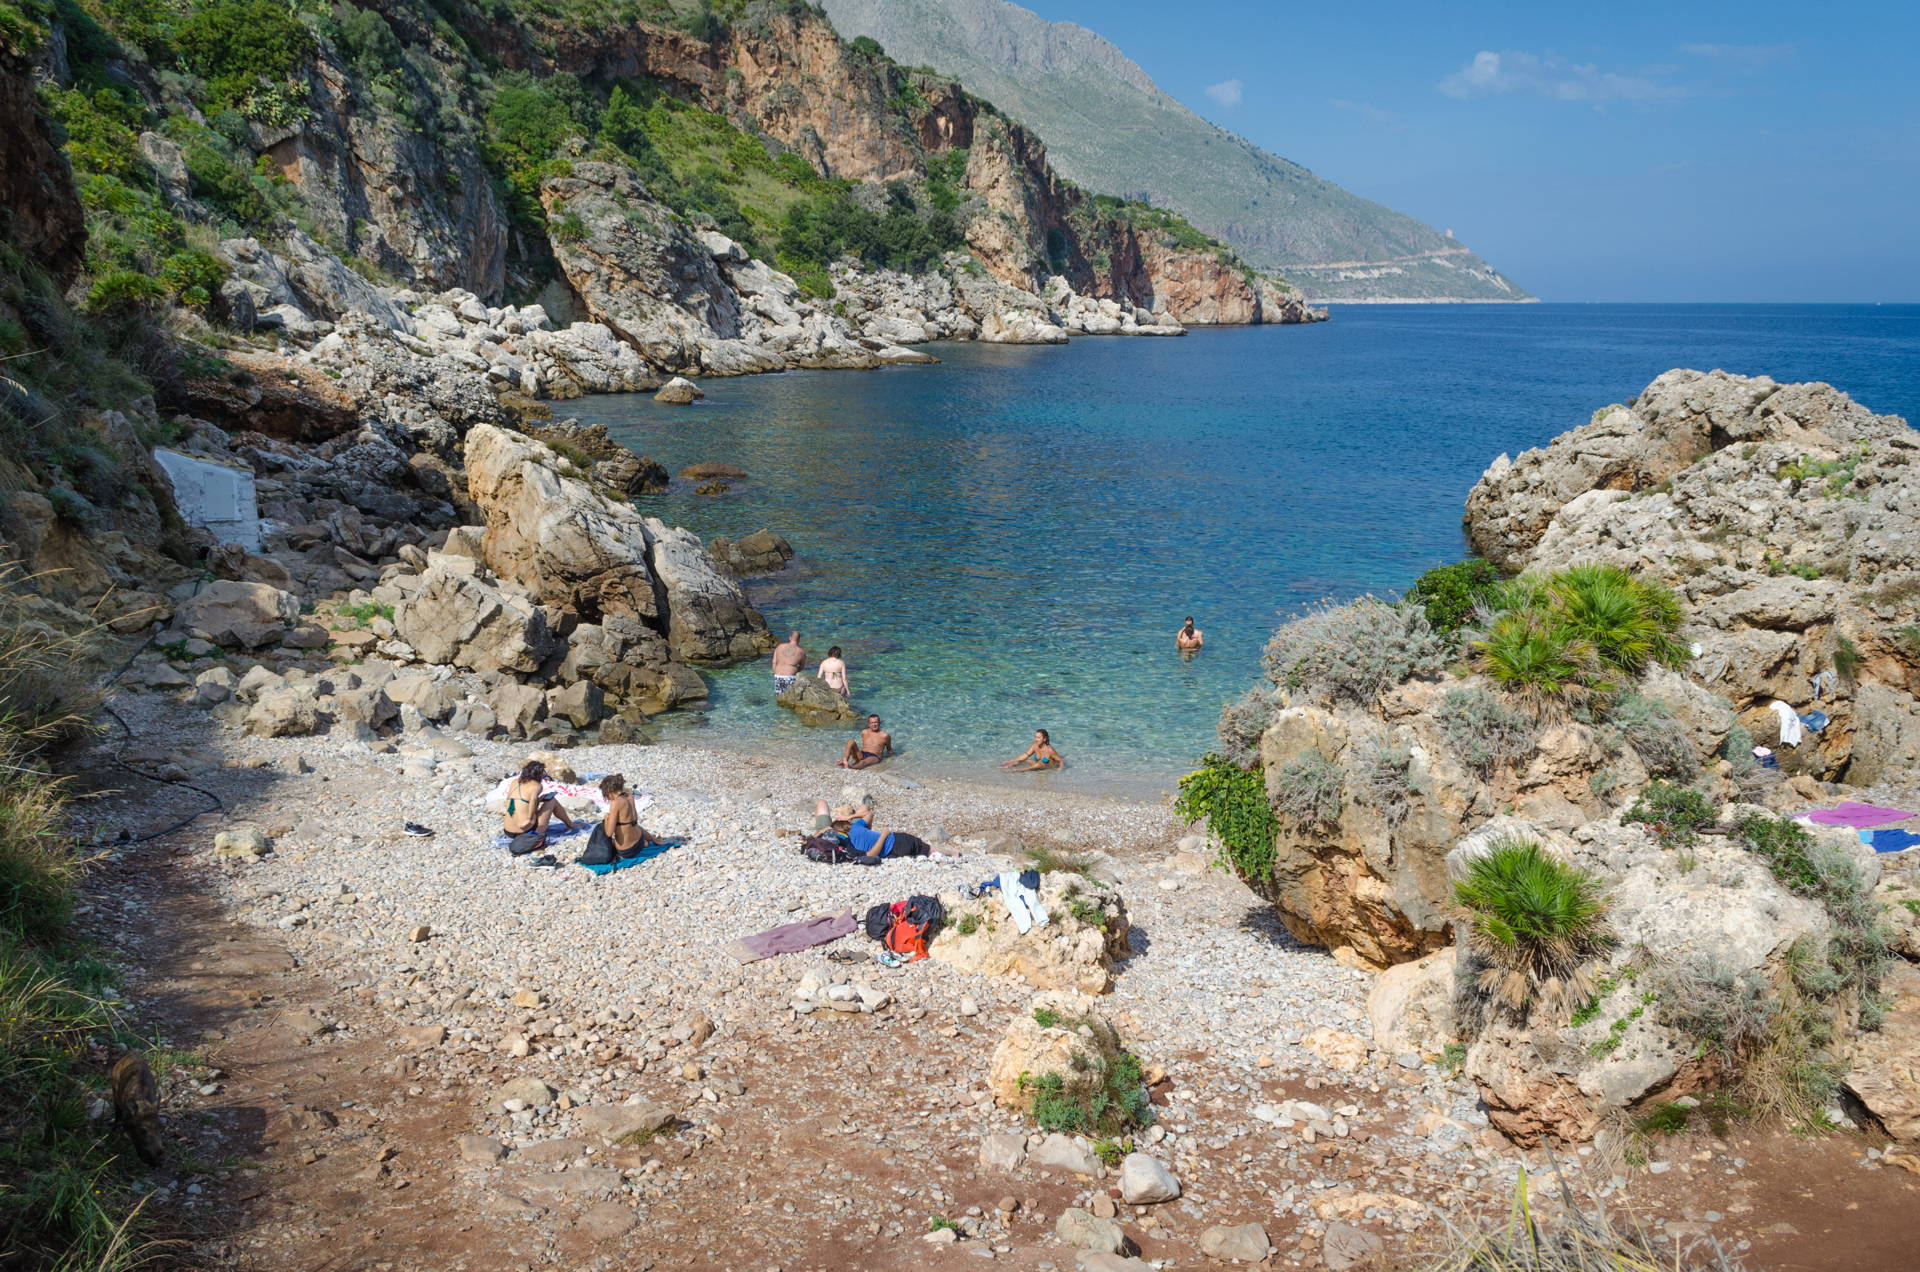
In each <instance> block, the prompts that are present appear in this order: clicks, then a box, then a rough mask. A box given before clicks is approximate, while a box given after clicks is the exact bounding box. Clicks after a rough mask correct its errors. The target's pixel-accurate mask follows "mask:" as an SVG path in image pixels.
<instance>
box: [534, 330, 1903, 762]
mask: <svg viewBox="0 0 1920 1272" xmlns="http://www.w3.org/2000/svg"><path fill="white" fill-rule="evenodd" d="M933 351H934V352H936V353H937V354H938V355H939V356H940V357H941V358H942V359H944V361H943V362H942V363H941V364H940V365H938V366H932V367H901V368H894V369H890V370H886V371H879V372H846V371H838V372H833V371H825V372H793V373H789V374H785V375H773V376H751V377H744V378H740V379H732V380H709V381H706V382H705V386H704V387H705V388H706V391H707V394H708V397H707V400H706V401H705V402H702V403H700V404H698V405H697V406H694V407H691V408H683V407H668V406H659V405H656V404H655V403H653V402H652V401H651V400H650V399H648V398H646V397H641V396H631V397H627V396H622V397H602V398H591V399H586V400H584V401H581V402H576V403H571V404H569V405H570V408H571V409H572V412H573V413H574V414H575V415H577V416H578V417H579V418H580V419H582V420H584V421H592V420H604V421H605V422H606V423H607V424H608V426H609V427H610V429H611V430H612V431H613V433H614V435H615V436H617V437H618V438H620V440H622V441H623V442H625V443H627V444H628V445H630V446H632V447H633V448H634V449H635V450H636V451H639V452H640V453H642V454H646V455H651V456H653V457H654V458H656V459H658V460H660V461H661V462H662V463H665V464H666V465H667V466H668V467H669V468H671V469H674V470H675V471H677V470H678V469H679V468H681V467H683V466H685V465H688V464H692V463H695V462H698V461H701V460H717V461H723V462H727V463H732V464H736V465H738V466H739V467H741V468H743V469H745V470H746V471H747V473H748V474H749V479H748V480H747V481H746V482H744V483H740V484H739V486H738V488H737V489H736V490H735V491H733V492H732V493H729V494H726V495H723V496H720V497H718V498H704V497H700V496H696V495H694V494H693V493H692V491H691V486H692V485H693V483H691V482H687V483H676V488H675V489H674V490H673V491H671V492H669V493H667V494H663V495H659V496H655V497H652V498H650V499H646V500H642V501H641V503H642V505H643V506H644V507H645V508H646V510H647V511H649V512H650V513H653V514H655V515H659V516H661V517H663V518H665V519H666V520H668V521H671V522H678V523H680V524H684V525H687V526H689V527H691V528H693V529H694V530H696V531H698V532H699V533H700V534H702V535H704V536H708V537H711V536H714V535H723V534H724V535H739V534H744V533H748V532H751V531H753V530H756V529H759V528H761V527H763V526H764V527H766V528H769V529H772V530H775V531H778V532H779V533H781V534H784V535H786V536H787V538H789V539H790V540H792V542H793V544H794V547H795V548H796V549H797V551H798V552H799V553H800V559H799V560H798V561H797V562H796V563H795V565H794V566H792V567H789V569H788V571H786V572H785V573H783V574H781V575H776V576H774V577H773V578H772V579H770V580H766V581H763V582H758V583H755V584H754V585H753V587H752V589H751V590H752V592H753V594H754V595H755V597H756V600H757V603H758V604H759V605H760V606H761V608H762V610H763V611H764V612H765V613H766V615H767V618H768V621H769V622H770V623H771V624H772V625H773V626H774V627H775V628H776V629H777V630H779V631H782V632H784V631H786V630H787V629H789V628H792V627H798V628H799V629H800V631H801V633H802V639H803V641H804V643H805V644H806V646H807V648H808V650H809V651H810V652H811V653H812V654H813V656H814V658H815V659H816V660H817V659H818V657H819V656H820V655H821V654H822V653H824V651H825V650H826V648H827V646H828V645H829V644H835V643H837V644H840V645H842V646H844V647H845V649H846V652H847V658H848V661H849V663H850V664H851V668H852V673H851V674H852V679H853V687H854V700H855V702H856V703H858V704H859V705H860V706H861V707H863V708H865V709H870V710H874V711H878V712H880V713H881V714H882V716H884V717H885V720H886V723H887V726H888V727H889V728H890V729H891V730H892V731H893V733H894V736H895V738H896V739H897V740H898V741H899V742H900V744H901V746H902V751H903V756H904V761H903V763H902V764H901V766H900V770H901V771H903V772H908V773H911V772H914V771H916V770H935V769H938V770H952V769H955V768H962V769H971V770H978V771H988V770H990V769H991V764H990V761H992V760H995V759H1004V758H1009V757H1011V756H1013V755H1015V754H1017V753H1018V752H1019V751H1021V750H1022V749H1024V748H1025V746H1026V745H1027V743H1028V741H1029V740H1030V738H1031V736H1032V731H1033V730H1034V729H1035V728H1046V729H1049V730H1051V731H1052V734H1053V738H1054V742H1055V744H1056V745H1058V746H1059V748H1060V750H1061V751H1062V752H1063V753H1064V754H1065V756H1066V757H1067V760H1068V761H1069V768H1068V770H1067V772H1066V773H1065V774H1063V775H1061V776H1060V778H1059V779H1058V780H1061V781H1063V782H1066V783H1069V784H1079V785H1090V786H1102V787H1121V788H1126V789H1133V790H1155V789H1163V788H1165V787H1167V786H1169V785H1170V784H1171V779H1172V778H1173V777H1174V776H1175V775H1177V774H1178V773H1180V772H1183V771H1185V769H1186V767H1187V766H1189V764H1190V762H1191V761H1192V760H1193V759H1194V758H1195V757H1197V756H1198V755H1199V754H1201V753H1202V752H1204V751H1206V750H1207V749H1208V748H1209V746H1210V745H1211V741H1212V736H1213V734H1212V730H1213V722H1214V720H1215V718H1216V717H1217V715H1218V713H1219V709H1220V706H1221V704H1222V703H1224V702H1226V701H1228V700H1229V699H1231V698H1234V697H1237V696H1238V695H1239V694H1240V693H1241V692H1242V691H1243V690H1244V689H1245V687H1246V686H1247V685H1248V684H1250V683H1251V682H1252V681H1253V680H1254V679H1255V678H1256V677H1257V676H1258V674H1259V660H1260V650H1261V646H1262V645H1263V643H1264V642H1265V640H1266V637H1267V634H1268V632H1269V631H1270V630H1271V629H1272V627H1273V626H1274V624H1275V623H1276V622H1277V621H1279V620H1280V619H1281V618H1283V617H1285V616H1287V615H1290V614H1293V613H1297V612H1298V611H1299V610H1300V609H1301V607H1303V606H1305V605H1308V604H1310V603H1312V602H1314V601H1317V600H1320V599H1322V598H1332V599H1345V598H1351V597H1353V596H1356V595H1359V594H1361V593H1365V592H1369V591H1371V592H1386V591H1393V590H1397V589H1400V588H1403V587H1405V586H1406V585H1407V584H1408V583H1409V582H1411V581H1412V579H1413V578H1414V577H1415V576H1416V575H1417V574H1419V572H1420V571H1422V570H1424V569H1426V568H1427V567H1429V566H1432V565H1436V564H1440V563H1442V562H1445V561H1450V560H1454V559H1456V558H1458V557H1459V556H1460V555H1462V553H1463V551H1464V540H1463V538H1462V536H1461V532H1460V512H1461V505H1462V501H1463V500H1464V498H1465V496H1466V493H1467V490H1468V488H1469V487H1470V486H1471V485H1472V484H1473V482H1474V481H1475V479H1477V478H1478V477H1479V475H1480V473H1481V471H1482V470H1483V469H1484V468H1485V467H1486V465H1487V464H1488V463H1489V462H1490V461H1491V460H1492V459H1493V457H1494V456H1495V455H1497V454H1499V453H1500V452H1502V451H1508V452H1517V451H1519V450H1522V449H1524V448H1526V447H1529V446H1536V445H1539V444H1541V443H1543V442H1545V441H1547V440H1548V439H1550V438H1551V437H1553V436H1554V435H1555V434H1557V433H1560V432H1563V431H1564V430H1566V429H1568V428H1571V427H1573V426H1575V425H1577V424H1580V423H1582V422H1584V421H1585V420H1586V419H1587V418H1588V417H1589V416H1590V415H1591V413H1592V412H1593V410H1594V409H1595V408H1596V407H1599V406H1603V405H1605V404H1607V403H1609V402H1615V401H1623V400H1625V399H1626V398H1629V397H1631V396H1632V395H1633V394H1635V393H1636V392H1638V391H1639V390H1640V389H1641V388H1643V387H1644V386H1645V385H1646V384H1647V382H1648V381H1649V380H1651V379H1653V378H1654V376H1656V375H1658V374H1659V373H1660V372H1662V371H1665V370H1667V369H1669V368H1671V367H1676V366H1692V367H1703V368H1711V367H1721V368H1724V369H1726V370H1729V371H1735V372H1740V373H1745V374H1767V375H1771V376H1773V377H1774V378H1775V379H1778V380H1782V381H1788V380H1800V379H1824V380H1828V381H1831V382H1832V383H1834V384H1836V385H1838V386H1839V387H1841V388H1842V389H1845V390H1846V391H1848V392H1850V393H1852V394H1853V395H1854V396H1855V397H1856V398H1857V399H1859V400H1861V401H1862V402H1864V403H1866V404H1867V405H1868V406H1870V407H1872V408H1873V409H1874V410H1877V411H1890V412H1894V413H1898V414H1902V415H1906V416H1908V417H1909V418H1910V419H1914V418H1920V306H1859V307H1853V306H1627V305H1609V306H1599V305H1559V306H1556V305H1530V306H1523V307H1503V306H1419V307H1366V306H1360V307H1352V308H1344V309H1342V308H1336V309H1335V311H1334V315H1333V320H1332V321H1331V322H1328V323H1324V324H1318V325H1315V326H1311V327H1270V328H1244V329H1241V328H1234V329H1222V330H1213V331H1206V330H1201V331H1195V332H1193V333H1192V334H1191V335H1189V336H1187V337H1185V338H1184V339H1179V340H1148V339H1125V338H1118V337H1110V338H1089V339H1082V340H1076V341H1074V342H1073V343H1072V344H1071V345H1068V346H1066V347H1045V348H1009V347H996V346H989V345H971V344H963V345H942V346H936V347H934V349H933ZM1187 614H1192V615H1194V616H1195V617H1196V619H1197V620H1198V624H1199V626H1200V628H1201V629H1202V630H1203V631H1204V632H1205V633H1206V637H1207V647H1206V650H1205V651H1204V652H1203V653H1202V654H1200V655H1199V656H1198V657H1197V658H1194V659H1191V660H1186V659H1182V658H1181V657H1180V656H1179V655H1178V654H1176V653H1175V651H1174V648H1173V632H1174V629H1175V628H1176V627H1177V626H1178V625H1179V623H1180V620H1181V619H1182V618H1183V617H1184V616H1185V615H1187ZM710 679H711V681H712V684H713V687H714V698H713V709H712V710H711V712H709V713H707V715H706V716H705V718H704V719H703V720H701V721H699V722H698V723H699V724H700V726H701V727H704V728H705V729H707V730H708V731H709V732H710V733H711V734H712V735H713V736H714V740H716V741H722V740H736V741H744V740H749V739H751V740H754V741H756V742H764V741H765V740H767V739H773V740H774V741H775V743H776V744H777V745H782V746H794V747H805V748H810V749H811V750H813V751H816V752H818V753H819V754H820V755H821V756H822V757H823V759H824V760H826V761H827V762H830V761H831V758H832V756H833V755H834V754H835V753H836V751H837V745H838V742H839V740H840V735H839V734H838V733H834V734H823V733H821V732H818V731H814V730H809V729H806V728H805V727H804V726H801V725H800V724H799V723H798V722H797V721H795V720H794V719H793V717H792V716H791V714H790V713H788V712H785V711H782V710H779V709H777V708H775V707H774V706H773V705H772V691H771V688H770V686H769V684H768V679H767V675H766V673H765V670H764V667H754V668H739V669H733V670H729V671H723V672H719V673H717V674H714V675H712V676H711V677H710ZM693 724H694V722H686V724H685V726H684V727H693Z"/></svg>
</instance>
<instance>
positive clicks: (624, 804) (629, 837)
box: [600, 773, 660, 857]
mask: <svg viewBox="0 0 1920 1272" xmlns="http://www.w3.org/2000/svg"><path fill="white" fill-rule="evenodd" d="M600 793H601V794H602V795H605V796H606V797H607V815H606V816H605V817H603V818H601V819H600V829H601V830H603V831H605V832H606V835H607V838H608V839H610V840H612V841H613V851H614V852H615V854H617V855H619V856H622V857H631V856H632V855H633V854H634V853H636V852H639V851H640V850H641V849H642V848H651V847H652V846H653V845H654V844H656V843H658V842H660V841H659V840H657V839H655V838H654V837H653V832H652V831H650V830H648V829H647V828H646V827H645V826H642V825H641V824H640V811H639V809H637V808H635V807H634V804H633V792H632V791H630V790H628V789H627V779H626V778H625V777H623V776H621V775H620V774H618V773H615V774H613V775H612V776H610V777H603V778H601V779H600Z"/></svg>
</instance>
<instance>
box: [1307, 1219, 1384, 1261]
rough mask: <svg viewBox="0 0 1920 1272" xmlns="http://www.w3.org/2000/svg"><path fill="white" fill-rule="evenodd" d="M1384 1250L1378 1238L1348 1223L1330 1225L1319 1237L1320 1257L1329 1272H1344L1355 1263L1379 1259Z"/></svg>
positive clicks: (1382, 1243) (1382, 1242)
mask: <svg viewBox="0 0 1920 1272" xmlns="http://www.w3.org/2000/svg"><path fill="white" fill-rule="evenodd" d="M1386 1249H1387V1246H1386V1243H1385V1242H1384V1241H1382V1240H1380V1238H1379V1237H1376V1236H1374V1235H1373V1234H1372V1233H1371V1232H1368V1231H1367V1230H1366V1229H1365V1228H1356V1227H1354V1226H1353V1225H1352V1224H1350V1223H1330V1224H1328V1225H1327V1230H1326V1232H1325V1233H1323V1234H1322V1235H1321V1237H1320V1257H1321V1258H1322V1259H1323V1260H1325V1262H1326V1265H1327V1267H1328V1269H1329V1270H1330V1272H1346V1269H1348V1268H1350V1267H1353V1266H1354V1265H1355V1264H1357V1263H1366V1262H1368V1261H1369V1260H1372V1259H1376V1258H1379V1257H1380V1256H1381V1255H1382V1254H1384V1253H1386Z"/></svg>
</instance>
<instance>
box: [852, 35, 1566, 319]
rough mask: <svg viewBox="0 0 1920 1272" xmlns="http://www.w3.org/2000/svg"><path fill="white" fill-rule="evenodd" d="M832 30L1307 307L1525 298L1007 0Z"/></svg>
mask: <svg viewBox="0 0 1920 1272" xmlns="http://www.w3.org/2000/svg"><path fill="white" fill-rule="evenodd" d="M822 7H823V8H824V9H825V11H826V13H827V16H828V17H829V18H830V19H831V20H832V21H833V23H834V25H835V27H836V28H838V29H839V30H840V31H841V33H842V34H843V35H844V36H845V37H847V38H849V39H855V38H859V37H863V36H864V37H866V38H868V39H870V40H872V41H874V42H876V43H877V44H879V45H880V46H881V47H882V48H883V49H885V50H886V51H887V52H888V54H889V55H891V56H893V57H895V58H897V59H898V60H900V61H902V62H907V63H916V64H923V65H927V66H930V67H933V68H937V69H938V70H939V72H940V73H942V74H949V75H953V76H955V77H956V78H958V79H960V80H961V81H962V82H964V83H966V84H967V85H968V86H969V88H970V89H972V90H973V91H974V92H977V93H979V94H981V95H982V96H984V97H986V98H987V99H988V100H990V101H992V102H993V103H994V104H995V105H996V106H997V107H998V108H1000V109H1002V110H1004V111H1006V112H1007V113H1008V114H1010V115H1012V116H1013V117H1015V118H1018V119H1020V120H1021V121H1022V122H1023V123H1025V124H1026V125H1028V126H1029V127H1030V128H1032V129H1033V130H1034V131H1035V132H1037V133H1038V134H1039V135H1040V136H1041V137H1042V138H1043V139H1044V140H1045V141H1046V142H1047V145H1048V152H1049V155H1050V156H1051V158H1052V161H1053V163H1054V166H1055V167H1056V168H1057V169H1058V170H1059V171H1060V172H1061V173H1062V174H1064V175H1065V176H1067V177H1069V178H1070V179H1072V180H1073V181H1075V182H1077V183H1079V184H1081V185H1085V186H1088V187H1090V188H1092V189H1096V190H1100V191H1104V192H1107V193H1111V194H1115V195H1119V196H1122V197H1125V198H1129V199H1140V200H1143V201H1146V202H1152V203H1156V204H1159V205H1162V206H1165V207H1170V208H1173V209H1174V210H1176V211H1178V212H1179V213H1181V214H1182V215H1183V216H1185V217H1186V218H1187V219H1188V220H1190V221H1191V222H1192V223H1193V224H1194V225H1195V226H1196V227H1197V228H1199V229H1201V230H1203V231H1205V232H1206V233H1209V234H1212V235H1215V236H1217V237H1219V238H1221V239H1224V240H1225V241H1226V242H1228V243H1230V244H1231V245H1232V246H1233V247H1234V248H1236V249H1237V250H1238V251H1239V252H1240V253H1241V254H1242V255H1243V256H1245V257H1246V259H1247V260H1248V261H1249V263H1251V264H1253V265H1254V266H1255V267H1256V268H1260V269H1265V270H1273V271H1277V272H1279V273H1281V274H1282V275H1284V276H1285V277H1287V278H1288V279H1290V280H1291V281H1293V282H1294V283H1296V284H1297V285H1299V286H1300V287H1301V288H1302V290H1303V291H1305V292H1306V293H1307V294H1309V295H1310V296H1312V297H1314V298H1315V299H1321V300H1336V301H1343V302H1362V301H1370V302H1381V301H1524V300H1531V299H1534V298H1533V297H1532V296H1530V295H1529V294H1528V293H1527V292H1526V291H1524V290H1523V289H1521V288H1520V287H1518V286H1517V285H1515V284H1514V283H1512V282H1511V281H1510V280H1508V279H1507V278H1505V277H1504V276H1503V275H1501V274H1500V273H1499V271H1497V270H1495V269H1494V268H1493V267H1492V266H1490V265H1488V264H1487V263H1486V262H1485V261H1484V260H1482V259H1480V257H1479V256H1477V255H1476V254H1475V253H1473V251H1472V250H1471V249H1470V248H1467V247H1466V246H1465V245H1464V244H1462V243H1460V242H1459V241H1458V240H1455V239H1453V238H1452V237H1451V236H1450V235H1447V234H1443V233H1442V232H1440V231H1439V230H1436V229H1434V228H1432V227H1431V226H1428V225H1426V224H1424V223H1422V222H1420V221H1418V220H1416V219H1414V218H1413V217H1410V216H1406V215H1405V214H1403V213H1400V212H1396V211H1394V210H1393V209H1391V208H1387V207H1385V206H1383V205H1381V204H1378V203H1375V202H1373V201H1372V200H1369V199H1365V198H1362V197H1361V196H1358V195H1355V194H1353V193H1352V192H1350V191H1348V190H1345V189H1343V188H1342V187H1340V186H1338V185H1336V184H1334V183H1333V182H1331V181H1329V180H1327V179H1326V178H1324V177H1321V176H1319V175H1318V174H1316V173H1314V172H1312V171H1311V170H1310V169H1308V168H1306V167H1304V166H1302V165H1300V164H1297V163H1294V162H1292V161H1291V160H1288V159H1284V158H1282V157H1280V156H1278V155H1274V154H1271V153H1269V152H1268V151H1266V150H1263V149H1261V148H1260V147H1259V146H1256V145H1255V144H1254V143H1252V142H1250V141H1248V140H1247V139H1245V138H1243V137H1241V136H1239V135H1237V134H1235V133H1232V132H1230V131H1228V130H1227V129H1224V128H1222V127H1220V126H1219V125H1217V124H1214V123H1212V122H1211V121H1209V120H1206V119H1204V118H1202V117H1201V116H1200V115H1198V114H1196V113H1195V112H1194V111H1192V110H1191V109H1189V108H1188V107H1187V106H1185V105H1184V104H1183V103H1181V102H1180V101H1178V100H1177V99H1176V98H1174V97H1172V96H1170V95H1169V94H1167V93H1165V92H1164V91H1162V90H1161V89H1160V88H1159V87H1158V86H1157V85H1155V84H1154V82H1153V79H1152V77H1151V76H1149V75H1148V74H1147V73H1146V71H1145V70H1144V69H1142V68H1141V67H1140V66H1139V65H1138V64H1137V63H1135V62H1133V61H1132V60H1131V59H1129V58H1128V57H1127V56H1126V54H1125V52H1124V51H1123V50H1121V49H1120V48H1119V47H1118V46H1116V45H1114V44H1113V43H1112V41H1110V40H1107V39H1106V38H1105V37H1104V36H1101V35H1100V34H1099V33H1098V32H1095V31H1092V30H1090V29H1088V28H1086V27H1084V26H1080V25H1079V24H1077V23H1072V22H1052V21H1049V20H1047V19H1044V18H1041V17H1039V16H1038V15H1037V14H1034V13H1033V12H1031V11H1030V10H1027V9H1024V8H1021V7H1020V6H1018V5H1015V4H1012V3H1010V2H1009V0H920V2H917V3H912V4H907V3H902V2H901V0H823V4H822Z"/></svg>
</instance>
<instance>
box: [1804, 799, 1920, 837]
mask: <svg viewBox="0 0 1920 1272" xmlns="http://www.w3.org/2000/svg"><path fill="white" fill-rule="evenodd" d="M1913 815H1914V814H1912V813H1903V812H1901V811H1900V810H1899V809H1897V808H1881V807H1879V806H1878V805H1875V804H1856V803H1854V802H1853V801H1852V800H1847V801H1846V802H1845V803H1843V804H1841V805H1839V806H1838V807H1837V808H1822V809H1820V810H1818V811H1816V812H1813V813H1809V814H1808V815H1807V820H1808V821H1810V822H1818V823H1820V825H1822V826H1851V827H1852V828H1853V829H1855V830H1872V829H1873V828H1874V827H1876V826H1891V825H1892V824H1893V823H1894V822H1897V821H1905V820H1906V819H1907V818H1909V817H1912V816H1913Z"/></svg>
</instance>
